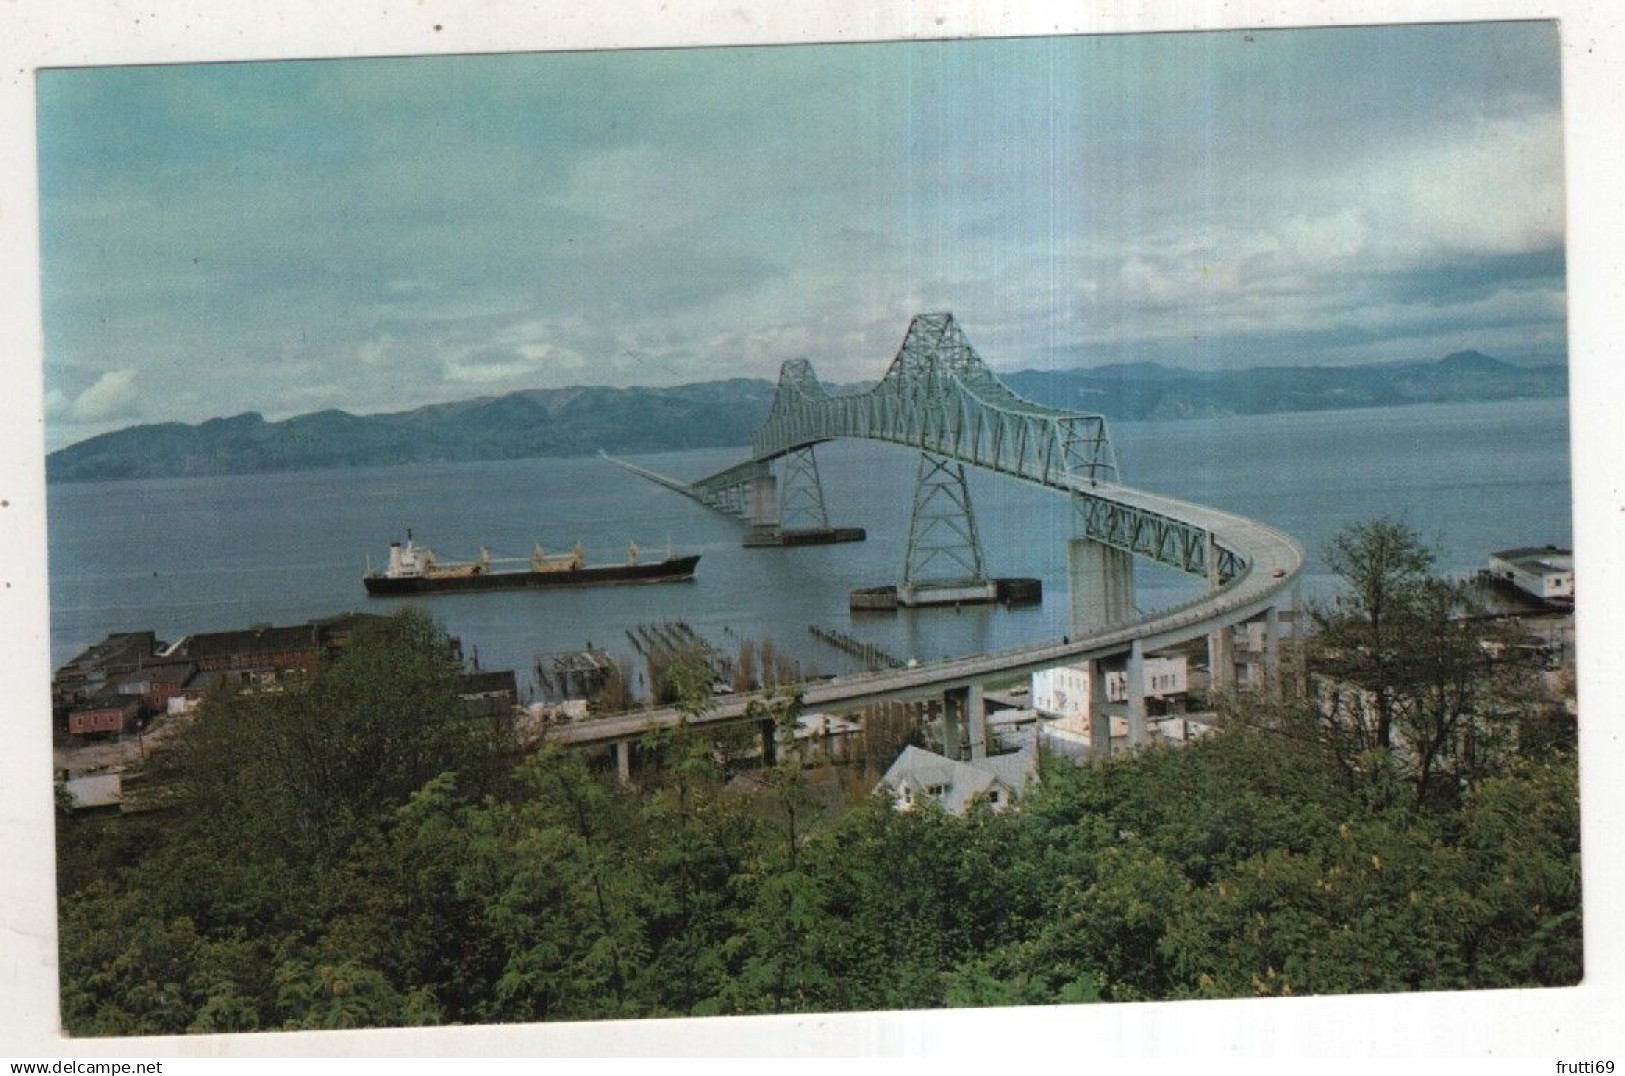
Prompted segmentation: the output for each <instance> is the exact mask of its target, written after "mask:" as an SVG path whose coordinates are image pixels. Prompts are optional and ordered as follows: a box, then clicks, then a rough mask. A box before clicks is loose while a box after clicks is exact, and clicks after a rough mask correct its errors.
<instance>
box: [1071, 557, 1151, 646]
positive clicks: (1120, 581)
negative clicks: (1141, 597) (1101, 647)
mask: <svg viewBox="0 0 1625 1076" xmlns="http://www.w3.org/2000/svg"><path fill="white" fill-rule="evenodd" d="M1066 580H1067V591H1068V594H1069V597H1070V601H1071V614H1072V616H1071V621H1072V630H1073V632H1074V633H1076V634H1078V635H1083V634H1085V633H1087V632H1090V631H1093V630H1097V629H1099V628H1105V627H1109V626H1110V625H1112V624H1121V623H1124V622H1126V621H1129V620H1133V619H1134V554H1132V553H1129V552H1127V551H1125V550H1122V549H1115V548H1113V547H1112V546H1109V545H1106V544H1105V543H1104V542H1097V541H1095V540H1094V539H1093V538H1072V539H1069V540H1068V541H1067V545H1066Z"/></svg>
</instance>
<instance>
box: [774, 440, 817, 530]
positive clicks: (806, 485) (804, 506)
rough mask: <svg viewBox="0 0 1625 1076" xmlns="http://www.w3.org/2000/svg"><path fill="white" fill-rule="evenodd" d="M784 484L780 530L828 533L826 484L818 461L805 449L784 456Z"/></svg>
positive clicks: (809, 448)
mask: <svg viewBox="0 0 1625 1076" xmlns="http://www.w3.org/2000/svg"><path fill="white" fill-rule="evenodd" d="M780 459H781V460H782V461H783V472H784V477H783V481H782V482H781V483H780V488H779V527H780V528H781V529H782V530H786V531H827V530H829V513H828V512H826V511H825V510H824V484H823V483H822V482H821V481H819V479H818V457H816V456H814V455H813V446H812V445H804V446H802V447H801V448H798V449H795V450H794V451H792V452H788V453H786V454H785V455H783V456H781V457H780Z"/></svg>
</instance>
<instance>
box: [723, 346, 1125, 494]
mask: <svg viewBox="0 0 1625 1076" xmlns="http://www.w3.org/2000/svg"><path fill="white" fill-rule="evenodd" d="M836 437H863V438H868V439H870V440H875V441H889V442H891V443H892V444H898V445H908V446H910V447H912V448H918V449H920V450H921V451H922V452H930V453H933V454H935V455H938V456H947V457H951V458H953V459H956V460H959V461H961V462H963V463H968V464H971V465H972V466H975V467H984V468H986V469H988V470H990V471H998V472H1000V473H1002V474H1009V475H1014V476H1016V477H1017V478H1025V479H1027V480H1029V481H1032V482H1038V483H1040V484H1042V485H1057V484H1059V483H1060V481H1061V479H1063V478H1064V477H1067V476H1076V477H1082V478H1087V479H1092V480H1098V481H1111V480H1114V479H1115V478H1116V476H1117V464H1116V461H1115V460H1114V459H1113V457H1112V451H1111V443H1110V441H1108V440H1107V437H1106V420H1105V419H1104V418H1102V417H1101V416H1099V415H1086V414H1080V413H1077V412H1071V411H1060V410H1057V409H1055V408H1052V407H1043V406H1041V405H1039V404H1035V403H1031V402H1029V401H1027V400H1023V399H1022V398H1021V397H1019V396H1017V395H1016V394H1015V393H1013V392H1011V391H1010V390H1009V389H1007V388H1005V387H1004V385H1003V384H1001V383H1000V382H999V380H998V379H997V378H996V377H994V376H993V371H991V370H989V369H988V368H987V365H986V364H985V363H984V362H983V361H982V358H981V356H980V355H978V354H977V353H976V350H975V349H974V348H973V347H971V345H970V342H969V341H968V340H966V338H965V334H964V332H963V331H961V330H960V328H959V325H958V324H957V323H956V322H955V321H954V317H953V315H952V314H919V315H917V316H916V317H915V318H914V320H913V321H912V322H910V324H909V327H908V333H907V335H906V336H905V337H904V338H903V346H902V347H901V348H900V349H899V350H898V352H897V357H896V358H894V359H893V360H892V363H891V366H890V368H889V369H887V371H886V376H885V377H884V378H882V379H881V382H880V384H879V385H876V386H875V387H874V388H873V389H871V390H870V391H868V392H864V393H853V394H845V395H840V396H831V395H830V394H829V392H828V391H827V390H826V389H825V388H824V386H823V385H821V384H820V383H819V381H818V379H817V377H816V376H814V374H813V371H812V366H811V365H810V364H809V363H808V362H807V360H805V359H795V360H792V361H790V362H787V363H785V364H784V367H783V369H782V370H781V371H780V373H779V390H778V393H777V395H776V396H774V398H773V406H772V409H771V410H770V411H769V412H768V416H767V421H766V422H764V423H763V424H762V427H761V429H759V430H757V431H756V436H755V437H754V438H752V441H751V448H752V454H753V456H754V457H755V458H756V459H758V460H764V459H773V458H774V457H777V456H781V455H783V454H784V453H786V452H789V451H790V450H792V449H795V448H798V447H800V446H802V445H810V444H817V443H818V442H819V441H828V440H830V439H832V438H836Z"/></svg>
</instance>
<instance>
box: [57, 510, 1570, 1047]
mask: <svg viewBox="0 0 1625 1076" xmlns="http://www.w3.org/2000/svg"><path fill="white" fill-rule="evenodd" d="M1384 526H1386V525H1384ZM1351 535H1352V536H1351V537H1349V538H1348V541H1347V546H1346V549H1345V550H1344V552H1345V553H1347V554H1348V555H1349V557H1350V558H1352V559H1347V560H1345V561H1343V562H1341V563H1340V566H1339V570H1340V572H1342V573H1343V574H1345V577H1346V578H1349V579H1350V580H1351V588H1350V595H1351V596H1350V598H1349V599H1347V601H1346V602H1344V603H1341V604H1339V605H1336V606H1333V607H1329V608H1327V609H1325V610H1322V611H1320V619H1321V620H1322V621H1323V625H1322V628H1323V630H1322V632H1321V635H1320V637H1321V638H1323V639H1325V640H1326V642H1325V643H1323V644H1322V645H1323V647H1324V650H1323V652H1321V653H1318V654H1314V655H1311V656H1310V659H1311V660H1310V661H1309V662H1308V663H1306V666H1305V667H1306V668H1307V667H1308V665H1309V664H1319V665H1322V666H1334V665H1335V664H1336V662H1337V661H1342V662H1343V663H1344V666H1345V667H1338V668H1336V670H1335V671H1336V673H1337V675H1338V677H1339V678H1340V679H1339V682H1351V680H1350V678H1364V679H1363V680H1362V681H1361V682H1362V683H1365V684H1367V685H1368V689H1367V693H1366V695H1365V696H1364V697H1365V698H1366V700H1367V701H1366V704H1365V705H1364V706H1362V707H1361V708H1360V709H1359V712H1358V714H1357V715H1355V716H1351V715H1350V712H1349V710H1348V709H1347V706H1348V704H1347V699H1346V697H1344V696H1338V698H1337V699H1336V700H1335V701H1333V700H1329V699H1328V698H1327V697H1326V696H1325V694H1324V693H1320V694H1317V693H1315V692H1313V691H1308V692H1304V693H1302V694H1301V695H1300V694H1298V693H1288V694H1287V696H1286V697H1285V698H1283V699H1280V700H1273V701H1272V700H1266V699H1263V698H1255V697H1250V696H1242V697H1238V698H1237V699H1235V700H1233V701H1232V702H1231V703H1229V704H1227V707H1226V713H1227V717H1226V721H1225V723H1224V728H1223V730H1222V731H1221V732H1219V733H1217V734H1215V735H1213V736H1210V737H1207V738H1204V739H1201V740H1198V741H1196V742H1194V743H1192V744H1190V745H1189V746H1187V747H1184V748H1180V749H1177V750H1153V751H1146V752H1142V753H1138V754H1135V755H1131V756H1127V757H1122V758H1117V759H1113V760H1112V761H1110V762H1107V763H1103V764H1095V765H1090V766H1085V767H1077V766H1074V765H1073V764H1071V763H1070V762H1067V761H1065V760H1060V759H1054V758H1046V759H1044V761H1043V765H1042V772H1041V780H1040V782H1039V783H1038V785H1037V786H1036V788H1034V789H1033V790H1032V791H1031V792H1030V793H1029V794H1028V795H1027V796H1026V797H1025V798H1024V799H1023V800H1022V801H1021V803H1020V805H1019V809H1016V810H1010V811H1006V812H1004V813H995V812H993V811H991V810H990V809H988V808H987V807H986V806H985V805H984V806H982V807H980V808H977V809H974V810H973V811H972V812H971V813H970V814H969V816H968V817H964V818H958V817H954V816H952V815H949V814H946V813H944V812H943V811H941V810H939V809H936V808H935V807H932V806H929V805H927V806H924V807H922V808H918V809H915V810H911V811H906V812H905V811H896V810H894V809H892V807H891V805H890V803H889V802H888V801H886V800H884V799H883V798H880V797H878V796H874V795H869V794H866V792H865V789H866V788H867V787H868V786H869V785H870V784H872V781H873V778H874V775H873V774H870V775H867V776H864V775H858V774H851V775H848V779H847V781H846V785H847V787H848V789H849V793H848V795H847V796H846V798H845V800H844V802H843V803H842V805H841V806H840V808H839V809H837V810H831V809H830V808H829V806H828V804H827V803H826V802H825V801H824V800H822V799H820V798H819V797H815V796H814V794H813V792H814V789H813V786H812V784H811V783H810V779H809V775H808V773H807V772H806V771H804V770H803V769H802V768H801V767H800V766H799V765H798V764H795V763H791V762H786V763H783V764H781V765H778V766H775V767H772V768H770V769H768V770H767V771H766V772H765V773H763V774H762V775H761V780H760V781H759V782H757V787H756V790H755V791H753V792H739V791H734V790H730V789H729V788H728V787H726V786H725V781H724V778H725V777H726V774H724V773H723V771H722V770H721V769H720V768H719V767H718V765H717V763H716V761H715V758H716V755H715V753H714V752H713V750H712V748H713V745H712V743H710V742H709V741H707V740H705V739H703V738H702V737H700V736H698V735H696V734H695V733H693V732H692V731H690V730H688V729H678V730H677V731H675V732H671V733H667V734H662V735H660V736H657V737H654V738H653V739H652V740H651V742H650V743H649V744H648V745H646V751H645V753H644V754H645V761H646V763H647V764H646V765H644V766H642V767H641V768H640V769H639V771H638V775H637V776H638V779H637V782H636V783H635V784H634V785H633V786H622V785H620V784H619V783H618V782H617V781H616V779H615V776H614V772H613V767H595V766H594V765H592V760H591V759H590V758H589V757H588V756H585V755H581V754H573V753H568V752H565V751H562V750H558V749H554V748H547V749H543V750H541V751H539V752H537V753H534V754H531V755H529V756H528V757H524V758H522V759H519V758H518V756H517V755H515V754H513V753H512V750H511V747H512V744H511V741H508V740H507V739H506V737H507V736H508V735H509V730H507V729H505V728H504V727H503V725H502V723H501V722H492V721H490V720H488V719H483V718H469V717H461V716H448V715H455V714H456V713H457V711H456V706H455V691H456V688H455V684H456V674H457V670H458V666H457V662H456V659H455V657H454V655H453V654H452V652H451V651H450V649H449V647H448V646H447V645H446V643H445V640H444V638H443V636H442V635H441V634H440V633H439V632H438V631H437V630H436V629H435V628H434V626H433V625H432V624H431V623H430V622H428V621H427V620H426V619H424V618H422V617H421V615H419V614H415V613H404V614H400V615H397V616H396V617H394V618H391V619H390V620H388V621H386V622H385V623H384V624H383V625H382V626H381V627H379V628H378V629H375V630H374V631H373V632H371V633H365V634H363V635H362V636H361V637H359V638H358V640H357V642H356V644H355V646H354V647H353V648H352V649H351V650H350V651H349V652H347V653H346V654H345V655H343V656H342V657H341V658H339V659H337V660H335V661H334V662H332V663H331V664H330V665H328V666H326V667H324V668H323V669H322V670H321V671H320V672H319V673H318V674H316V675H315V677H313V678H312V680H311V682H310V683H309V684H308V685H305V686H303V687H300V688H297V689H290V690H287V691H283V692H278V693H261V694H257V695H227V694H220V695H217V696H215V697H213V698H211V699H209V700H208V701H207V702H206V703H205V706H204V707H203V710H202V713H201V715H200V716H199V718H198V721H197V724H196V725H195V726H194V727H193V728H192V729H190V730H188V733H187V735H186V736H185V737H184V738H183V744H184V747H183V749H182V750H180V751H179V752H178V753H177V754H176V755H175V756H173V757H171V758H169V759H167V760H166V761H165V762H164V763H163V767H162V768H161V772H160V773H159V774H157V775H155V779H157V778H158V777H162V778H164V779H166V780H169V781H171V782H172V783H173V785H174V788H175V795H176V797H177V800H178V801H179V806H177V808H176V809H174V810H171V811H167V812H162V813H156V814H152V815H146V816H130V817H124V818H120V819H116V820H110V821H93V820H87V819H83V818H79V817H71V816H69V815H67V814H63V815H62V817H61V820H60V822H61V824H60V825H59V831H58V832H59V887H60V901H61V946H62V950H61V956H62V962H61V975H62V983H61V997H62V1012H63V1021H64V1024H65V1026H66V1028H67V1029H68V1031H69V1032H70V1033H71V1034H75V1035H124V1034H148V1033H171V1032H211V1031H251V1030H274V1029H291V1028H301V1029H305V1028H342V1027H360V1026H375V1025H400V1024H434V1023H485V1022H511V1021H544V1020H593V1019H609V1018H631V1017H660V1016H689V1015H700V1016H703V1015H722V1014H745V1013H761V1012H814V1011H835V1010H872V1009H905V1008H920V1007H935V1006H961V1005H1011V1004H1041V1003H1061V1002H1095V1001H1100V1002H1106V1001H1134V1000H1144V999H1161V998H1205V997H1206V998H1211V997H1239V996H1258V995H1289V994H1306V993H1342V992H1356V991H1383V992H1390V991H1414V990H1454V989H1479V988H1498V987H1521V986H1541V985H1561V984H1572V983H1574V982H1576V981H1578V979H1579V978H1580V976H1581V971H1582V946H1581V922H1580V878H1579V862H1580V861H1579V851H1580V843H1579V842H1580V824H1579V804H1578V793H1577V773H1576V771H1577V767H1576V757H1575V747H1574V743H1573V736H1572V724H1571V723H1566V722H1565V720H1564V717H1563V713H1562V708H1561V706H1558V705H1555V704H1554V702H1553V700H1552V698H1551V697H1549V695H1548V694H1546V693H1543V692H1542V691H1541V690H1540V689H1539V688H1538V686H1537V681H1538V677H1531V676H1527V675H1523V674H1521V673H1519V671H1518V670H1517V669H1515V668H1512V667H1498V666H1492V665H1486V664H1485V662H1486V660H1487V659H1486V657H1485V654H1486V650H1485V648H1484V647H1483V646H1482V645H1480V643H1479V641H1478V638H1477V637H1478V636H1479V635H1481V634H1482V631H1483V629H1482V628H1480V627H1473V628H1471V629H1461V630H1457V629H1453V628H1451V627H1450V625H1451V624H1459V623H1461V622H1460V621H1458V620H1454V619H1452V618H1449V617H1446V616H1443V615H1442V613H1441V609H1440V608H1437V607H1434V606H1430V605H1429V604H1428V602H1429V601H1432V600H1435V599H1440V598H1441V597H1442V596H1441V595H1440V594H1439V593H1437V592H1436V591H1435V590H1434V589H1433V588H1434V587H1435V586H1436V585H1442V584H1438V581H1437V580H1433V579H1432V578H1431V577H1430V576H1429V575H1428V569H1429V567H1430V561H1429V560H1428V558H1427V557H1426V556H1425V555H1422V556H1419V557H1416V558H1411V559H1407V558H1408V554H1409V553H1410V552H1414V542H1411V543H1410V545H1409V546H1407V544H1406V543H1407V541H1409V539H1410V538H1411V537H1412V536H1410V535H1408V534H1407V533H1406V532H1405V531H1404V529H1403V528H1394V527H1391V526H1389V528H1388V530H1387V531H1383V530H1382V527H1380V526H1379V527H1377V528H1376V529H1375V530H1368V531H1367V532H1365V533H1359V532H1358V531H1356V532H1351ZM1387 540H1392V541H1395V542H1397V543H1398V546H1397V547H1396V548H1393V549H1389V550H1388V551H1387V552H1383V551H1382V550H1381V549H1380V548H1378V547H1381V546H1382V543H1383V541H1387ZM1373 549H1377V550H1378V552H1377V555H1376V556H1375V557H1373V556H1372V551H1373ZM1337 555H1338V554H1337V550H1335V549H1334V550H1333V551H1332V556H1333V559H1334V560H1335V558H1336V557H1337ZM1361 558H1363V559H1361ZM1362 573H1363V574H1362ZM1357 577H1358V578H1359V579H1363V581H1364V582H1365V583H1367V584H1373V585H1375V586H1376V587H1377V588H1378V589H1379V590H1380V591H1381V593H1379V594H1378V595H1377V597H1378V599H1379V600H1378V603H1377V604H1378V608H1379V609H1380V610H1381V613H1380V615H1379V616H1378V617H1377V618H1376V624H1375V626H1373V624H1372V621H1371V618H1370V615H1369V614H1370V601H1369V599H1370V596H1371V593H1372V592H1371V591H1369V590H1368V591H1367V592H1366V596H1365V597H1363V598H1362V597H1360V589H1359V584H1358V582H1357V581H1356V579H1357ZM1373 630H1374V631H1375V632H1376V633H1377V634H1376V635H1375V636H1373V635H1372V634H1371V633H1372V631H1373ZM1340 631H1341V632H1342V633H1343V634H1341V635H1340V634H1338V632H1340ZM1384 633H1386V634H1384ZM1395 633H1403V638H1404V641H1405V644H1406V645H1405V646H1403V647H1401V646H1400V645H1399V637H1398V636H1396V635H1395ZM1373 639H1375V642H1373ZM1419 639H1420V640H1422V641H1423V642H1424V643H1426V645H1425V647H1422V649H1423V650H1424V651H1425V653H1426V654H1427V655H1428V660H1427V661H1420V660H1417V661H1411V662H1409V663H1408V664H1405V663H1396V662H1397V659H1396V658H1395V655H1397V654H1400V653H1402V652H1403V653H1412V652H1414V651H1415V650H1416V649H1417V645H1416V644H1417V640H1419ZM1469 641H1470V642H1471V644H1472V645H1470V646H1469V645H1467V643H1468V642H1469ZM1362 661H1363V662H1366V663H1367V666H1360V665H1359V663H1360V662H1362ZM1372 662H1377V663H1384V662H1386V663H1387V664H1386V665H1384V666H1383V667H1381V668H1373V667H1368V666H1369V665H1370V663H1372ZM1469 673H1472V675H1468V674H1469ZM1372 678H1376V679H1375V680H1373V679H1372ZM1372 684H1379V688H1378V689H1377V690H1371V689H1370V687H1369V685H1372ZM687 697H689V698H690V699H692V700H693V702H692V705H693V707H694V708H696V709H698V708H699V707H702V706H703V705H704V701H703V698H702V697H701V696H700V694H699V693H698V692H689V694H688V696H687ZM1373 700H1380V705H1379V704H1377V703H1376V702H1374V701H1373ZM794 706H795V700H794V698H793V696H789V695H784V696H781V697H780V698H779V700H778V706H777V713H778V716H779V718H780V720H781V723H782V722H783V721H785V720H787V719H788V717H789V715H790V714H792V713H793V710H794ZM1379 717H1380V720H1379ZM1384 722H1385V724H1384ZM1379 726H1380V727H1379ZM1384 741H1386V742H1384ZM1424 741H1426V742H1427V743H1430V744H1433V745H1434V747H1433V749H1432V750H1431V751H1430V752H1427V753H1426V755H1427V759H1426V764H1425V765H1424V764H1423V754H1424V752H1421V751H1418V750H1416V749H1415V747H1414V746H1407V747H1402V746H1400V745H1417V744H1421V743H1423V742H1424Z"/></svg>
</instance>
